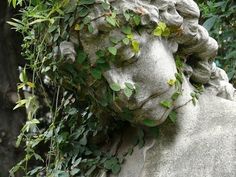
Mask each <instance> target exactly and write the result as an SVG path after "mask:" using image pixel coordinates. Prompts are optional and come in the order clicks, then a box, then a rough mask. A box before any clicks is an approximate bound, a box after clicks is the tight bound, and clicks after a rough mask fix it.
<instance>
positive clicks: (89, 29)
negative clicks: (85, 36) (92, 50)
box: [88, 24, 94, 33]
mask: <svg viewBox="0 0 236 177" xmlns="http://www.w3.org/2000/svg"><path fill="white" fill-rule="evenodd" d="M88 31H89V32H90V33H93V31H94V29H93V26H92V25H91V24H89V25H88Z"/></svg>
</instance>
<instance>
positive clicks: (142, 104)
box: [83, 31, 177, 125]
mask: <svg viewBox="0 0 236 177" xmlns="http://www.w3.org/2000/svg"><path fill="white" fill-rule="evenodd" d="M120 34H121V33H119V32H117V31H111V32H110V33H109V34H101V35H98V36H97V37H96V38H94V39H93V40H91V39H90V40H87V41H86V40H84V41H83V44H84V46H85V47H84V49H85V51H86V52H87V53H89V54H90V55H91V57H94V56H93V53H94V51H96V50H98V49H101V48H104V47H105V46H106V44H107V43H109V42H108V40H109V37H111V36H113V37H114V36H119V35H120ZM134 39H135V40H137V41H139V43H140V52H139V53H138V54H137V53H136V54H135V53H134V52H133V51H132V49H131V47H129V45H128V46H125V47H121V48H119V49H118V51H117V60H121V61H122V62H123V64H122V65H119V66H118V65H115V64H114V63H113V64H111V69H110V70H108V71H106V72H105V73H104V77H105V78H106V80H107V82H108V83H109V84H110V85H111V84H113V83H117V84H119V85H120V86H121V88H125V83H131V84H132V85H134V86H135V87H136V90H135V92H134V94H133V95H132V96H131V97H130V98H128V97H127V96H125V94H124V90H123V89H122V90H121V91H120V92H119V93H118V97H119V101H118V102H117V103H116V104H114V109H115V110H116V111H118V112H120V111H122V110H123V109H124V108H128V109H129V110H132V112H133V113H134V122H137V123H142V121H143V120H144V119H152V120H155V124H156V125H158V124H160V123H162V122H163V121H164V120H165V119H166V118H167V116H168V114H169V112H170V111H171V109H172V108H170V109H166V108H164V107H163V106H161V105H160V102H161V101H164V100H170V99H171V95H172V94H173V93H174V91H175V90H174V88H173V87H171V86H169V84H168V81H169V80H170V79H175V73H176V72H177V70H176V65H175V61H174V58H173V55H172V53H173V51H172V48H173V46H171V45H170V43H169V42H167V41H166V40H165V39H160V38H159V37H155V36H153V35H152V34H148V33H146V32H145V31H144V32H142V33H141V34H140V35H139V34H135V35H134ZM122 46H124V45H122ZM106 47H107V46H106Z"/></svg>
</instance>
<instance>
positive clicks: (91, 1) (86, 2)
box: [79, 0, 95, 5]
mask: <svg viewBox="0 0 236 177" xmlns="http://www.w3.org/2000/svg"><path fill="white" fill-rule="evenodd" d="M94 2H95V0H79V5H89V4H94Z"/></svg>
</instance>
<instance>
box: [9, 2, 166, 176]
mask: <svg viewBox="0 0 236 177" xmlns="http://www.w3.org/2000/svg"><path fill="white" fill-rule="evenodd" d="M9 3H11V4H12V5H13V7H16V5H20V6H21V5H22V6H24V7H22V8H21V16H22V17H21V20H19V19H16V18H13V19H12V21H10V22H8V23H9V24H10V25H12V27H13V28H14V29H15V30H16V31H18V32H20V33H21V34H22V36H23V44H22V49H23V52H22V55H23V56H24V58H25V59H26V61H27V64H26V65H25V66H24V69H22V70H21V73H20V81H21V83H19V85H18V90H19V92H22V91H23V92H25V93H26V91H27V90H28V91H29V93H27V95H28V96H25V98H21V99H19V101H18V102H17V105H16V106H15V109H17V108H19V107H25V108H26V110H27V115H28V117H27V121H26V123H25V125H24V126H23V128H22V130H21V133H20V135H19V136H18V140H17V142H16V146H20V145H24V147H25V153H26V154H25V157H24V159H22V161H20V162H19V163H18V164H17V165H16V166H14V167H13V168H12V170H11V171H10V173H11V176H14V173H15V172H17V171H19V170H22V171H23V172H24V174H25V176H48V177H59V176H60V177H67V176H68V177H69V176H93V175H94V174H97V173H98V172H99V171H100V170H101V169H104V170H106V171H110V172H112V173H114V174H116V173H118V172H119V171H120V168H121V163H122V162H123V160H122V159H124V158H125V156H126V155H128V154H130V153H129V151H130V150H127V153H125V154H124V155H120V156H117V154H112V153H111V152H109V149H105V150H104V148H103V146H104V145H106V143H107V144H109V143H111V142H112V136H113V134H114V132H116V131H115V130H117V129H120V127H122V125H123V122H122V121H121V120H127V119H128V117H129V118H130V112H129V110H124V112H123V114H121V115H120V116H117V115H116V114H115V113H114V112H113V111H112V110H111V109H110V106H111V105H112V104H113V102H114V101H115V100H117V99H118V97H117V94H118V93H119V92H123V93H124V95H125V96H126V97H127V98H128V99H129V98H130V97H132V95H133V94H134V93H135V92H136V87H137V86H136V85H133V84H132V83H125V86H120V85H119V84H118V83H113V84H111V85H108V84H107V82H106V81H105V80H104V79H103V76H102V73H103V72H104V71H105V70H106V69H108V68H109V64H108V62H110V61H111V60H115V59H116V55H117V52H118V49H117V48H116V44H118V43H120V44H122V45H126V46H129V47H131V49H132V51H133V52H134V53H138V52H139V50H140V46H139V45H140V44H139V42H138V41H137V40H136V39H134V34H133V33H134V30H136V29H137V28H138V27H139V25H140V16H139V14H135V13H134V12H130V11H126V12H125V13H124V14H123V15H124V19H125V20H126V23H125V24H124V25H123V26H120V24H119V20H118V19H117V14H116V12H115V11H114V10H113V9H112V7H111V6H110V4H109V3H107V2H106V1H104V2H102V3H101V4H100V5H101V7H102V8H103V9H104V10H105V11H107V13H106V15H105V19H106V22H107V24H108V25H110V27H111V28H120V29H121V31H122V33H123V34H124V38H123V39H120V40H115V39H111V43H110V46H109V47H107V48H104V49H103V50H99V51H97V52H96V54H97V62H96V63H95V64H94V65H91V63H90V62H89V58H88V55H87V54H86V53H85V52H84V51H83V48H82V46H81V45H79V44H78V45H76V46H75V49H76V53H77V55H76V60H75V61H74V62H73V61H70V60H69V59H68V58H67V57H66V56H57V53H55V51H54V49H55V48H57V46H59V45H60V44H61V43H62V42H63V41H68V40H69V39H70V37H71V35H70V34H71V33H79V32H80V31H81V30H82V29H87V31H88V32H89V33H92V32H93V30H94V29H93V27H92V25H91V19H89V18H88V17H87V15H88V14H89V12H90V11H91V8H90V7H92V6H93V4H94V3H95V0H80V1H77V0H44V1H38V0H32V1H21V0H18V1H17V0H9ZM162 24H163V23H162ZM165 36H167V35H165ZM98 90H104V93H102V94H101V93H97V91H98ZM138 136H139V142H140V143H138V144H141V145H142V144H143V143H144V140H143V138H144V137H143V135H142V133H141V134H140V135H138ZM136 144H137V143H136ZM136 144H134V145H136ZM102 145H103V146H102ZM106 151H107V152H106Z"/></svg>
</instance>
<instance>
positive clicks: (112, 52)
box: [108, 47, 117, 55]
mask: <svg viewBox="0 0 236 177" xmlns="http://www.w3.org/2000/svg"><path fill="white" fill-rule="evenodd" d="M108 51H109V52H110V53H111V54H112V55H116V54H117V49H116V48H115V47H108Z"/></svg>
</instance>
